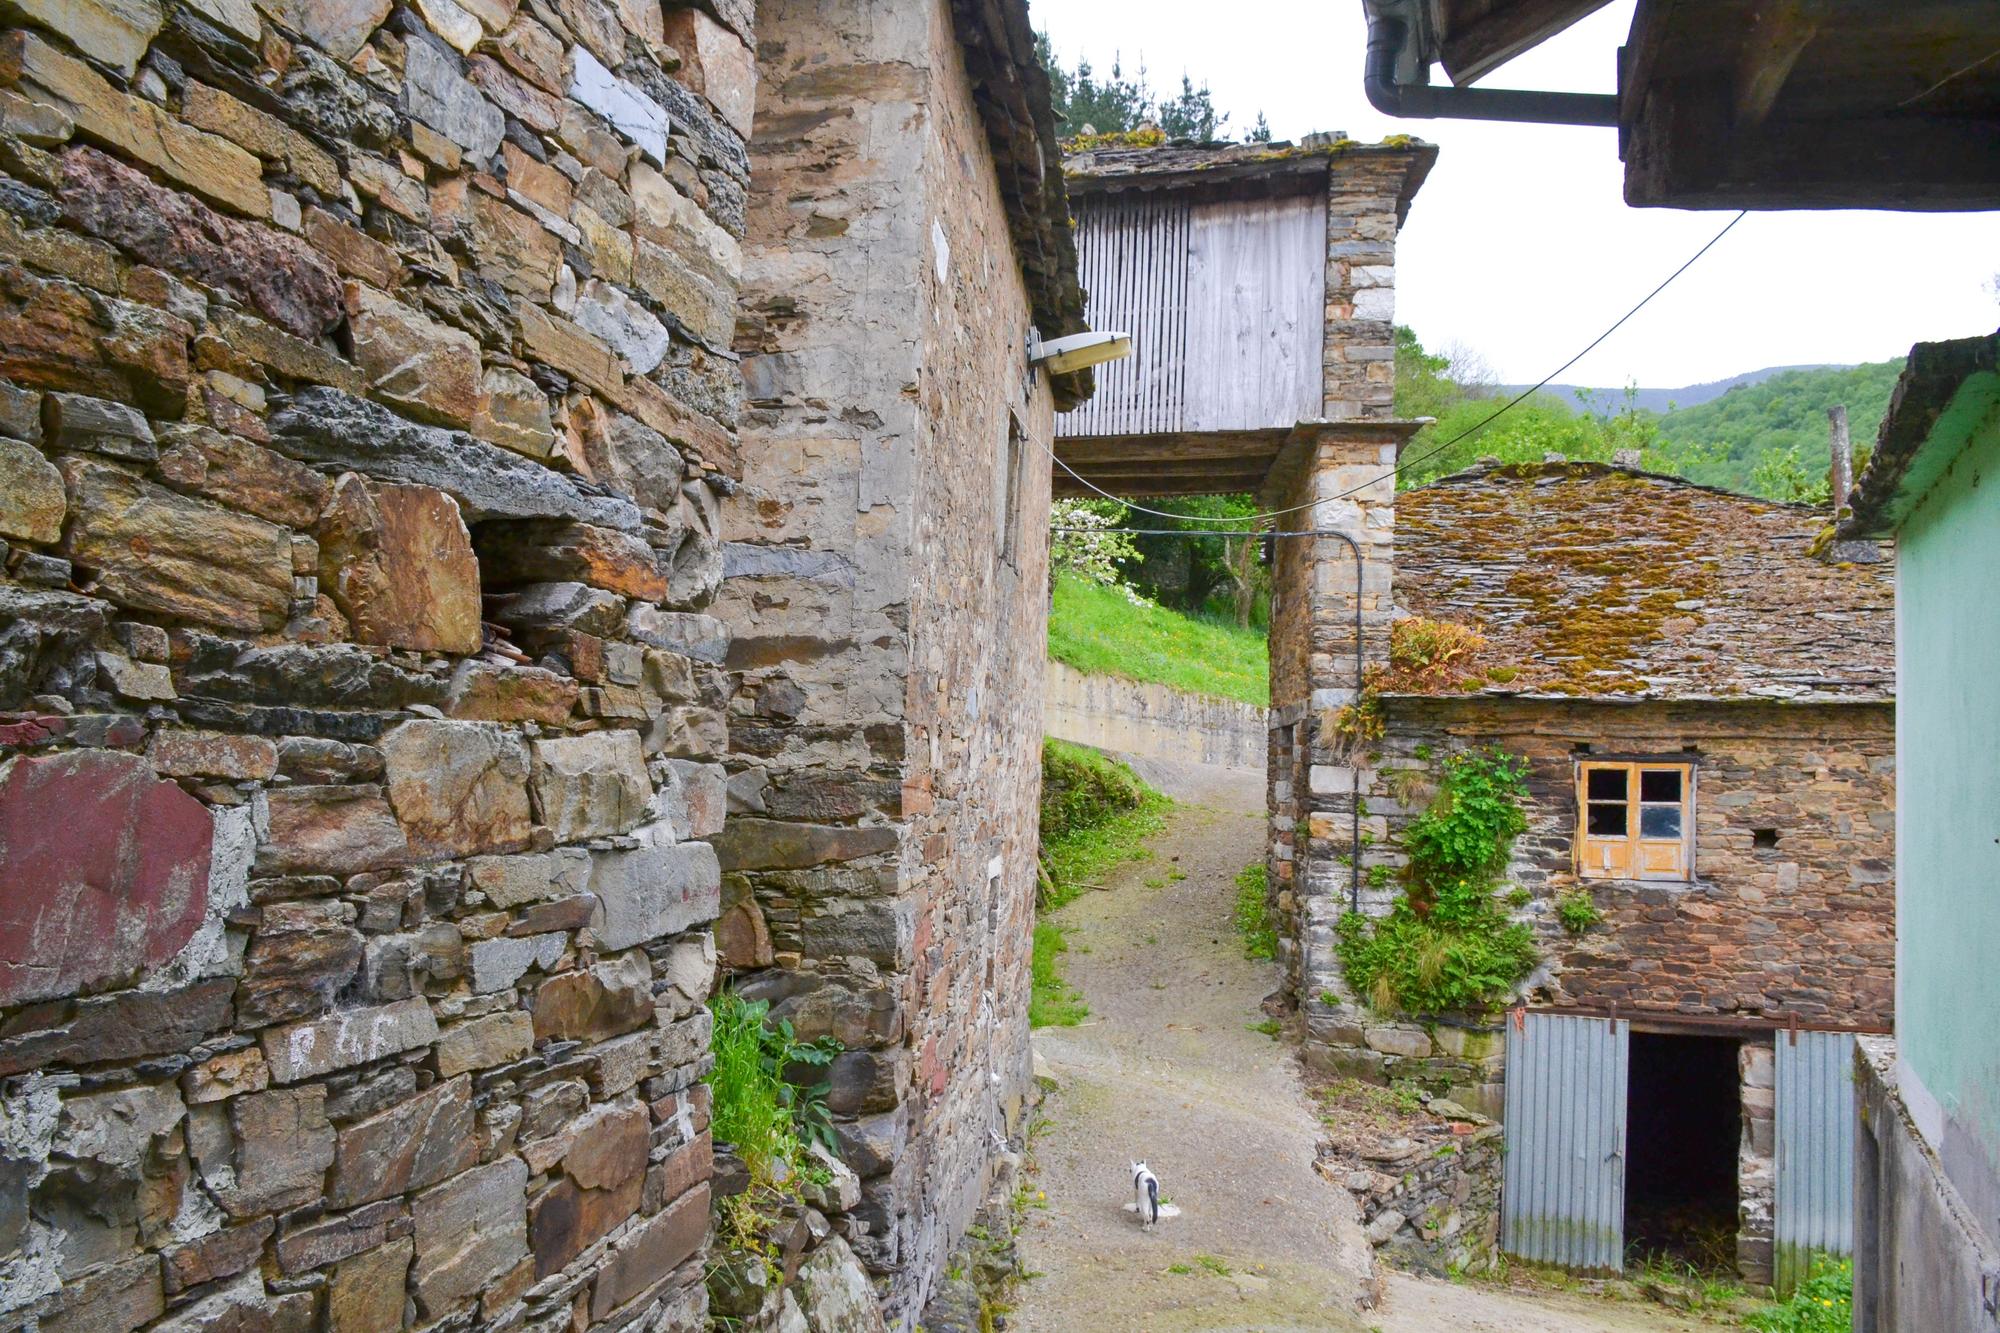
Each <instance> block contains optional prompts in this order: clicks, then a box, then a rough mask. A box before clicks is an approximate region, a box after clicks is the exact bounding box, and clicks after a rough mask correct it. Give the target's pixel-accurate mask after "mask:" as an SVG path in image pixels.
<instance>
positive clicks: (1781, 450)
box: [1396, 327, 1902, 504]
mask: <svg viewBox="0 0 2000 1333" xmlns="http://www.w3.org/2000/svg"><path fill="white" fill-rule="evenodd" d="M1901 368H1902V363H1901V362H1899V361H1880V362H1874V363H1871V364H1868V365H1861V366H1824V367H1817V368H1812V369H1801V370H1787V371H1783V372H1780V373H1778V374H1775V375H1772V376H1770V377H1769V378H1767V379H1763V380H1760V381H1758V382H1757V383H1752V384H1743V385H1739V386H1738V387H1736V388H1732V389H1730V390H1729V391H1728V392H1726V393H1724V394H1722V395H1721V396H1720V397H1717V398H1714V399H1712V400H1711V401H1709V402H1705V403H1702V404H1700V405H1698V406H1695V407H1689V408H1678V409H1675V410H1672V411H1668V412H1664V413H1662V412H1654V411H1649V410H1647V409H1645V408H1643V407H1641V406H1639V405H1638V399H1639V395H1638V392H1637V391H1636V390H1628V391H1627V392H1626V393H1624V394H1622V395H1615V396H1614V395H1609V394H1597V395H1593V394H1591V392H1590V391H1588V390H1576V391H1573V392H1575V393H1577V394H1578V395H1579V396H1580V401H1581V405H1582V407H1583V409H1584V410H1581V411H1579V410H1576V409H1575V408H1573V407H1572V406H1571V401H1570V400H1568V399H1566V398H1564V397H1561V396H1558V395H1556V394H1554V393H1550V392H1547V391H1544V392H1541V393H1536V394H1532V395H1530V396H1529V397H1528V398H1527V399H1526V400H1524V401H1523V402H1522V403H1520V404H1519V405H1518V406H1516V407H1513V408H1510V409H1508V410H1507V411H1505V412H1500V414H1499V415H1498V416H1497V417H1496V416H1495V415H1494V414H1495V413H1496V412H1498V411H1499V409H1500V408H1501V407H1502V406H1503V405H1505V404H1506V403H1507V402H1508V401H1509V400H1510V399H1511V398H1512V397H1513V392H1512V391H1509V390H1505V389H1501V388H1498V387H1496V386H1495V385H1494V384H1493V383H1492V382H1491V378H1490V376H1489V375H1488V374H1487V373H1486V371H1485V370H1484V368H1483V367H1482V366H1481V365H1480V364H1479V362H1478V360H1477V358H1476V357H1474V356H1470V355H1468V354H1467V353H1465V352H1463V351H1441V352H1438V351H1431V350H1429V349H1427V348H1426V347H1425V346H1424V345H1423V344H1422V342H1420V341H1419V340H1418V338H1417V335H1416V334H1415V332H1413V331H1412V330H1410V329H1409V328H1406V327H1399V328H1398V329H1397V330H1396V414H1397V415H1398V416H1407V417H1421V416H1428V417H1435V418H1436V419H1437V422H1436V424H1435V425H1432V426H1427V427H1425V428H1424V429H1423V430H1422V431H1421V432H1419V433H1418V434H1417V436H1416V437H1415V438H1414V439H1412V440H1411V441H1410V443H1409V444H1408V446H1406V447H1405V448H1404V450H1403V464H1402V467H1401V469H1400V472H1399V474H1398V477H1397V484H1398V485H1399V486H1401V487H1403V488H1408V487H1411V486H1421V485H1423V484H1424V483H1425V482H1427V481H1432V480H1434V479H1436V478H1438V477H1441V476H1446V475H1448V474H1450V473H1452V472H1456V471H1459V470H1460V469H1462V468H1465V467H1469V466H1470V465H1471V464H1472V463H1474V462H1475V461H1477V460H1478V459H1480V458H1487V457H1492V458H1498V459H1500V460H1501V461H1502V462H1506V463H1525V462H1539V461H1540V460H1541V459H1542V457H1543V456H1544V455H1546V454H1550V453H1559V454H1562V455H1564V456H1565V457H1567V458H1573V459H1579V460H1583V461H1589V462H1609V461H1611V459H1612V457H1613V455H1615V454H1616V453H1618V452H1619V451H1621V450H1628V449H1636V450H1638V451H1639V461H1640V465H1641V466H1642V467H1645V468H1647V469H1648V470H1650V471H1654V472H1664V473H1668V474H1671V475H1674V476H1682V477H1686V478H1687V479H1688V480H1690V481H1695V482H1700V483H1701V484H1703V485H1706V486H1720V487H1724V488H1726V489H1729V490H1734V491H1741V492H1743V493H1745V494H1749V495H1761V496H1764V497H1765V498H1767V499H1773V500H1795V501H1805V502H1810V503H1816V504H1819V503H1825V502H1826V500H1827V493H1828V489H1829V483H1828V479H1827V468H1828V455H1827V420H1826V409H1827V408H1829V407H1831V406H1833V405H1835V404H1842V405H1844V406H1846V408H1847V415H1848V422H1849V433H1850V435H1851V436H1852V438H1853V440H1854V443H1855V453H1856V470H1857V471H1858V470H1859V467H1860V464H1861V463H1862V462H1863V461H1865V460H1866V456H1867V450H1868V446H1869V445H1870V444H1871V443H1872V442H1873V441H1874V439H1875V434H1876V431H1877V430H1879V429H1880V427H1881V424H1882V417H1883V415H1884V414H1885V413H1886V412H1887V410H1888V405H1889V394H1890V392H1891V391H1892V390H1893V389H1894V388H1895V385H1896V376H1897V374H1898V373H1899V371H1900V370H1901ZM1488 418H1493V419H1492V420H1490V421H1489V420H1488Z"/></svg>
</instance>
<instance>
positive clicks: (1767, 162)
mask: <svg viewBox="0 0 2000 1333" xmlns="http://www.w3.org/2000/svg"><path fill="white" fill-rule="evenodd" d="M1731 96H1733V92H1732V91H1731V90H1729V89H1728V88H1726V87H1724V86H1718V84H1717V83H1716V82H1715V81H1703V82H1702V83H1698V84H1693V83H1681V84H1675V85H1669V86H1666V87H1662V88H1655V89H1653V90H1651V92H1650V94H1649V96H1648V97H1647V100H1646V105H1645V107H1644V109H1643V110H1642V111H1641V113H1640V116H1639V119H1638V120H1637V122H1636V123H1635V124H1634V125H1633V126H1632V129H1631V132H1630V135H1629V138H1628V142H1627V152H1626V158H1625V202H1626V203H1628V204H1630V205H1632V206H1633V207H1635V208H1649V207H1665V208H1760V209H1774V208H1815V209H1817V208H1894V209H1905V210H1923V211H1969V210H1980V209H1991V208H2000V153H1996V152H1994V151H1993V145H1994V144H1995V143H1996V142H2000V120H1993V119H1984V120H1953V119H1946V118H1942V117H1936V116H1917V115H1906V116H1899V117H1875V118H1871V119H1855V120H1830V121H1793V120H1786V119H1784V118H1782V117H1778V118H1775V119H1772V120H1768V121H1766V122H1765V123H1764V124H1763V125H1762V126H1761V127H1759V128H1758V129H1756V130H1754V131H1748V132H1740V133H1732V132H1730V131H1729V130H1728V128H1727V120H1728V115H1729V110H1730V106H1729V102H1728V100H1727V98H1729V97H1731Z"/></svg>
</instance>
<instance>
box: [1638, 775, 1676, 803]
mask: <svg viewBox="0 0 2000 1333" xmlns="http://www.w3.org/2000/svg"><path fill="white" fill-rule="evenodd" d="M1680 798H1681V773H1680V770H1679V769H1677V768H1649V769H1645V770H1643V771H1641V772H1640V774H1639V799H1640V800H1642V801H1678V800H1680Z"/></svg>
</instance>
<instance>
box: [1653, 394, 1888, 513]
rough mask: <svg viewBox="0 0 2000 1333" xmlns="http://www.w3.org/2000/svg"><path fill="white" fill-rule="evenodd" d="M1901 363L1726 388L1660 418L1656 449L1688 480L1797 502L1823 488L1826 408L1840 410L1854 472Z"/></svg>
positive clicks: (1885, 409) (1871, 440) (1885, 407)
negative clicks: (1851, 446) (1850, 443)
mask: <svg viewBox="0 0 2000 1333" xmlns="http://www.w3.org/2000/svg"><path fill="white" fill-rule="evenodd" d="M1902 368H1903V363H1902V362H1901V361H1876V362H1871V363H1869V364H1868V365H1863V366H1849V367H1845V368H1829V369H1826V370H1788V371H1786V372H1784V373H1783V374H1781V375H1773V376H1772V377H1771V378H1770V379H1767V380H1765V381H1764V382H1763V383H1762V384H1752V385H1748V386H1745V387H1743V388H1737V389H1731V390H1730V391H1729V392H1728V393H1725V394H1723V395H1722V397H1720V398H1717V399H1715V400H1714V401H1712V402H1707V403H1703V404H1702V405H1701V406H1699V407H1690V408H1685V409H1681V410H1678V411H1673V412H1669V413H1667V414H1666V415H1665V416H1663V417H1661V418H1660V430H1659V436H1660V450H1661V452H1662V454H1663V455H1664V456H1665V457H1667V458H1668V459H1670V460H1673V461H1674V463H1675V467H1674V468H1673V469H1672V470H1673V471H1676V472H1678V473H1680V474H1681V475H1683V476H1685V477H1687V478H1688V479H1689V480H1691V481H1698V482H1701V483H1702V484H1704V485H1708V486H1725V487H1727V488H1729V489H1730V490H1733V491H1748V492H1750V493H1752V494H1755V495H1764V496H1768V497H1770V498H1772V499H1778V500H1789V499H1796V498H1802V497H1801V496H1800V495H1798V494H1797V493H1796V491H1797V490H1798V488H1799V487H1800V485H1803V487H1804V489H1805V491H1806V492H1807V494H1808V495H1813V494H1816V493H1817V491H1818V490H1820V489H1822V488H1823V483H1820V481H1819V478H1820V474H1821V473H1823V472H1824V471H1825V470H1826V468H1827V425H1826V409H1827V408H1829V407H1832V406H1833V405H1835V404H1844V405H1845V406H1846V408H1847V422H1848V431H1849V434H1850V435H1851V436H1852V437H1853V440H1854V446H1855V454H1856V463H1857V471H1858V470H1859V467H1858V465H1859V463H1860V461H1861V460H1862V459H1864V458H1865V456H1866V453H1867V450H1868V447H1869V446H1870V445H1872V444H1873V443H1874V442H1875V434H1876V432H1877V431H1879V430H1880V429H1881V428H1882V418H1883V416H1884V415H1886V414H1887V412H1888V410H1889V394H1890V393H1891V392H1892V391H1893V390H1894V389H1895V387H1896V376H1897V375H1898V374H1900V373H1901V372H1902Z"/></svg>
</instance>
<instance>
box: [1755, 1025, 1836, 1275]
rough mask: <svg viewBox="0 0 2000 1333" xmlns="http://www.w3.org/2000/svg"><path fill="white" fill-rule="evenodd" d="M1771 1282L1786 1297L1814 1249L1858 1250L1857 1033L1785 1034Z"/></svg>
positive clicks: (1778, 1081)
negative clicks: (1855, 1222) (1855, 1179)
mask: <svg viewBox="0 0 2000 1333" xmlns="http://www.w3.org/2000/svg"><path fill="white" fill-rule="evenodd" d="M1774 1039H1775V1040H1776V1041H1777V1043H1778V1060H1777V1073H1776V1085H1777V1086H1776V1089H1775V1092H1776V1115H1777V1135H1776V1151H1777V1159H1778V1160H1777V1172H1778V1180H1777V1186H1778V1191H1777V1193H1778V1197H1777V1201H1776V1206H1775V1207H1774V1208H1773V1210H1772V1213H1773V1215H1772V1222H1773V1224H1774V1228H1775V1231H1776V1241H1777V1244H1776V1247H1775V1253H1774V1254H1773V1256H1772V1270H1773V1281H1774V1284H1775V1285H1776V1287H1777V1294H1778V1299H1780V1300H1783V1299H1784V1298H1785V1297H1787V1296H1789V1295H1790V1294H1791V1293H1792V1290H1793V1288H1795V1287H1797V1286H1798V1284H1799V1282H1800V1281H1801V1280H1802V1279H1804V1278H1805V1277H1806V1275H1807V1272H1808V1270H1809V1268H1810V1265H1811V1263H1812V1256H1813V1253H1814V1252H1815V1251H1825V1252H1826V1253H1828V1254H1852V1253H1854V1034H1853V1033H1851V1032H1780V1033H1777V1034H1775V1038H1774Z"/></svg>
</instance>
